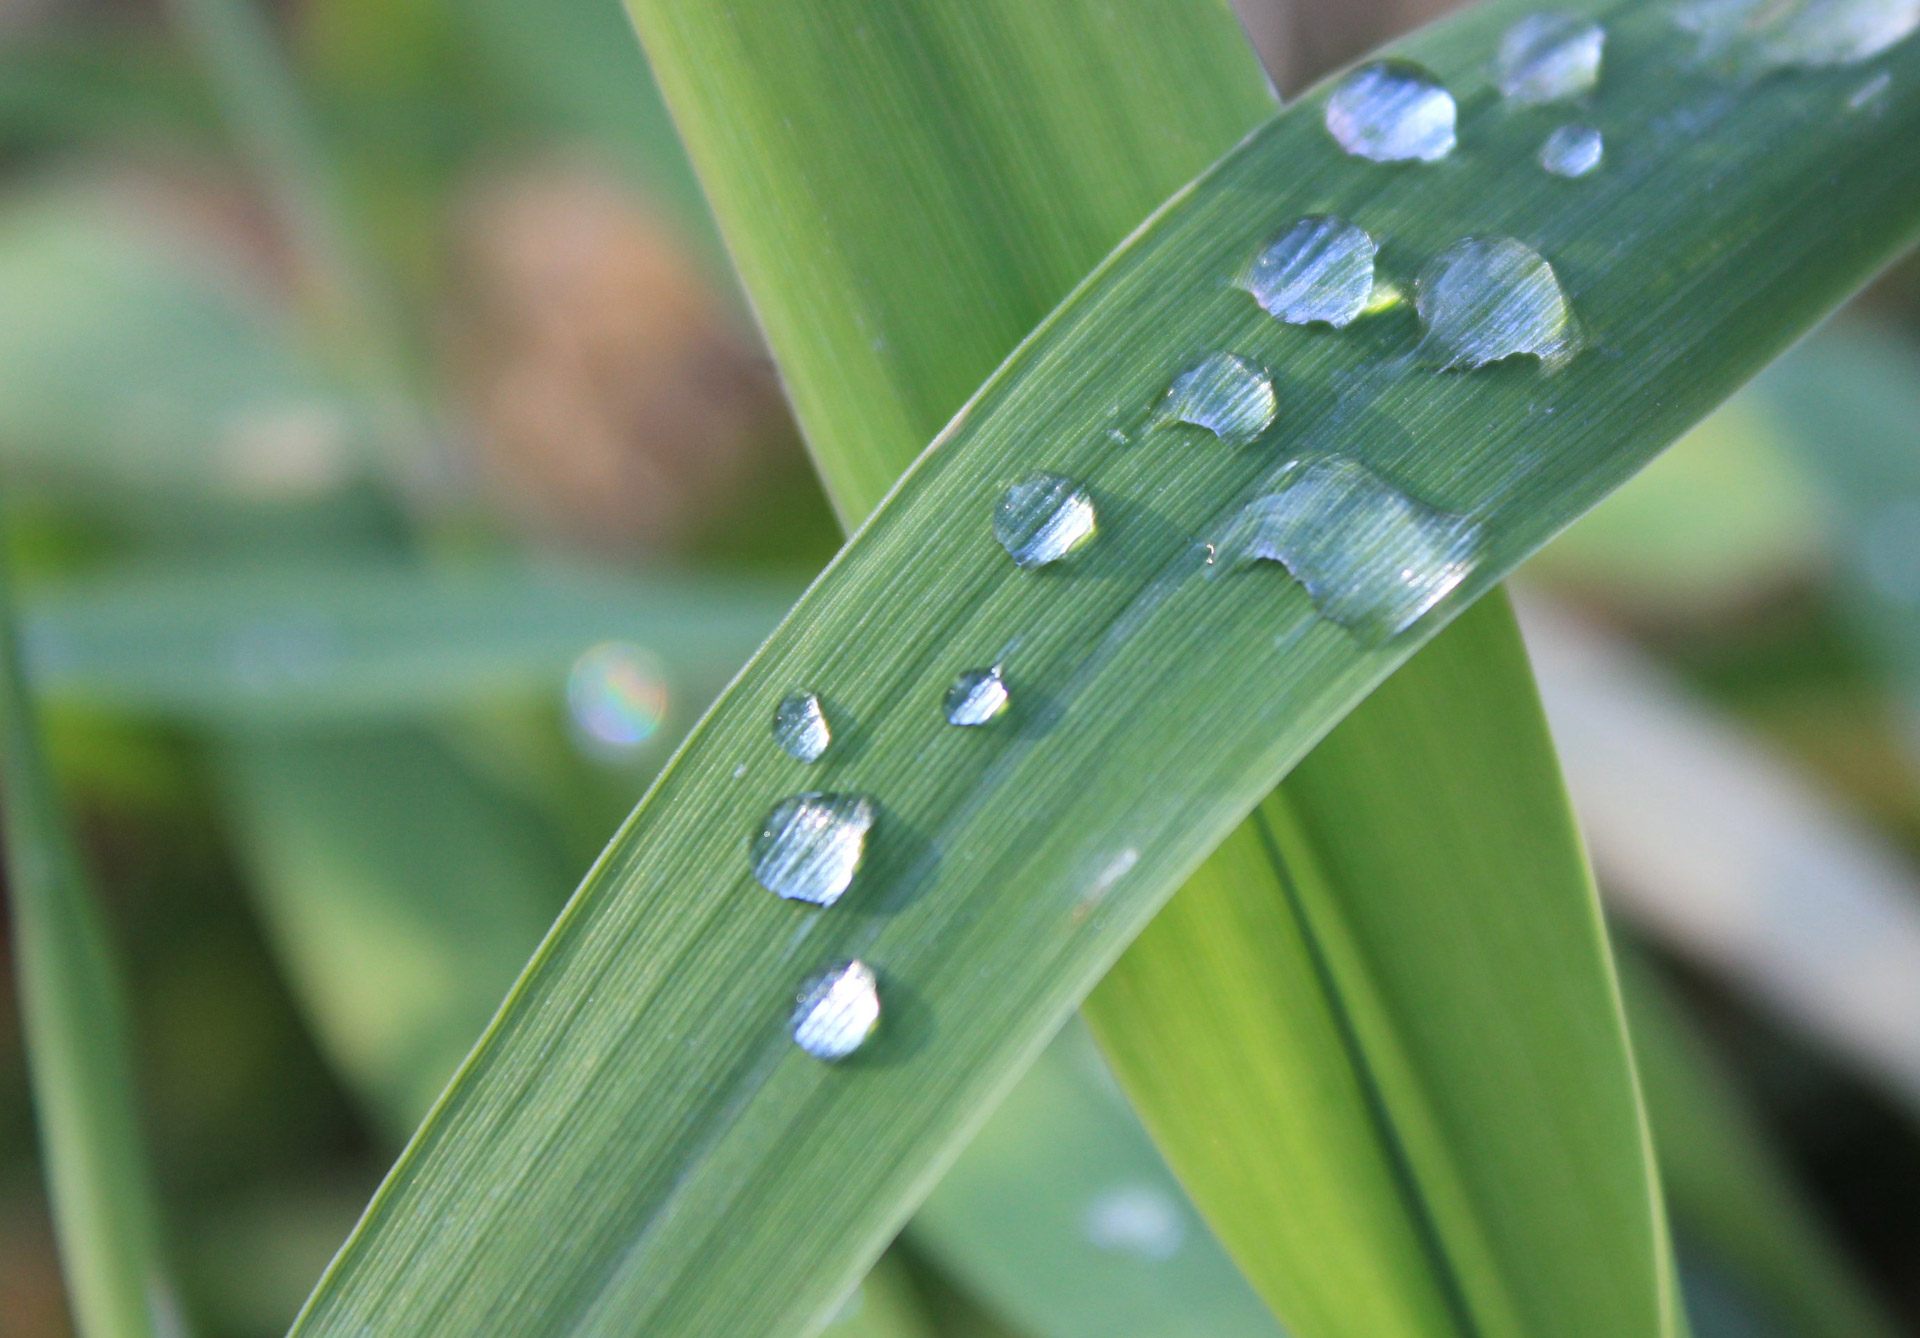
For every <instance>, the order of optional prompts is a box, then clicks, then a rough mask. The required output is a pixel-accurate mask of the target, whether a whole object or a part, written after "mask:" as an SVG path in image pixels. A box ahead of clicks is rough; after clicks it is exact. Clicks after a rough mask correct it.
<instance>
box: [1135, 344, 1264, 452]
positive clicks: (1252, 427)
mask: <svg viewBox="0 0 1920 1338" xmlns="http://www.w3.org/2000/svg"><path fill="white" fill-rule="evenodd" d="M1273 408H1274V399H1273V382H1272V381H1270V380H1269V379H1268V378H1267V374H1266V373H1265V372H1263V371H1261V370H1260V369H1259V368H1258V367H1255V366H1254V365H1253V364H1252V363H1250V362H1248V361H1247V360H1246V359H1245V358H1240V357H1236V356H1235V355H1234V354H1231V353H1213V354H1209V355H1208V356H1207V357H1205V358H1202V359H1201V360H1200V361H1199V362H1198V363H1196V364H1194V365H1193V366H1192V367H1190V368H1188V369H1187V370H1186V371H1184V372H1182V373H1180V375H1178V376H1176V377H1174V378H1173V384H1172V385H1171V386H1169V387H1168V388H1167V398H1166V402H1165V403H1164V404H1163V405H1161V407H1160V417H1161V419H1162V420H1163V421H1164V420H1166V419H1172V420H1173V421H1175V422H1179V423H1191V424H1193V425H1194V426H1195V427H1204V428H1205V429H1207V431H1209V432H1211V433H1213V435H1214V436H1216V437H1218V438H1220V440H1222V441H1225V442H1230V443H1232V444H1234V445H1236V446H1240V445H1245V444H1246V443H1247V442H1250V441H1252V440H1253V439H1254V438H1255V437H1257V436H1259V435H1260V434H1261V433H1262V432H1264V431H1266V430H1267V424H1269V423H1271V422H1272V421H1273Z"/></svg>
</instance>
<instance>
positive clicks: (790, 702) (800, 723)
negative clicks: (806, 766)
mask: <svg viewBox="0 0 1920 1338" xmlns="http://www.w3.org/2000/svg"><path fill="white" fill-rule="evenodd" d="M773 739H774V742H775V743H777V744H779V745H780V746H781V747H782V748H784V749H786V751H787V754H788V755H789V756H791V757H795V758H798V759H799V760H800V761H802V762H817V761H819V760H820V755H821V754H822V753H824V752H826V751H827V745H828V744H830V743H832V742H833V729H832V727H831V726H830V725H828V724H827V712H826V709H825V708H824V707H822V706H821V705H820V698H819V696H818V695H816V694H815V693H811V692H790V693H788V694H787V695H786V696H785V697H782V698H781V699H780V705H779V706H777V707H775V708H774V712H773Z"/></svg>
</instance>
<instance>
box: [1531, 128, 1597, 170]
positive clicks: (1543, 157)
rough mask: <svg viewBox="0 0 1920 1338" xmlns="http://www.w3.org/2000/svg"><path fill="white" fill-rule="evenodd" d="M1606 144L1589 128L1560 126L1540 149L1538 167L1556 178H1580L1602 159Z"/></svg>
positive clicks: (1595, 131)
mask: <svg viewBox="0 0 1920 1338" xmlns="http://www.w3.org/2000/svg"><path fill="white" fill-rule="evenodd" d="M1606 148H1607V146H1606V141H1605V140H1604V139H1602V138H1601V136H1600V132H1599V131H1598V130H1595V129H1594V128H1593V127H1592V126H1590V125H1563V126H1561V127H1560V128H1559V129H1558V130H1555V131H1554V132H1553V133H1552V134H1550V135H1548V136H1547V138H1546V141H1545V142H1544V143H1542V144H1541V145H1540V166H1541V167H1543V168H1544V169H1546V171H1547V172H1549V173H1550V174H1552V175H1553V176H1556V177H1569V178H1572V177H1583V176H1586V175H1587V174H1588V173H1589V172H1591V171H1593V170H1594V169H1595V168H1596V167H1598V166H1600V160H1601V158H1603V157H1604V156H1606Z"/></svg>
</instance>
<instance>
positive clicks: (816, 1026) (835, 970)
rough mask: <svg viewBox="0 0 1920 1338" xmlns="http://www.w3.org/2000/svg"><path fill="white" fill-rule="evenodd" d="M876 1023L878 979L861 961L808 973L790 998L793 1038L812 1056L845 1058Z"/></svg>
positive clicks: (863, 1043) (834, 1058) (877, 1013)
mask: <svg viewBox="0 0 1920 1338" xmlns="http://www.w3.org/2000/svg"><path fill="white" fill-rule="evenodd" d="M879 1025H880V982H879V981H878V980H876V979H875V977H874V974H873V968H872V967H870V966H868V965H867V964H866V963H865V962H846V963H843V964H842V965H840V966H835V967H830V968H828V969H827V970H825V971H822V972H819V973H818V974H817V975H813V976H809V977H808V978H807V979H806V981H805V982H804V983H803V984H802V985H801V986H800V992H799V994H798V995H796V996H795V998H794V1008H793V1018H792V1021H791V1026H792V1027H793V1041H794V1044H795V1045H798V1046H799V1047H800V1048H801V1049H802V1050H805V1051H806V1052H807V1053H808V1054H810V1055H812V1056H813V1057H814V1058H815V1059H824V1060H826V1061H828V1062H829V1063H832V1062H833V1061H835V1060H841V1059H845V1058H846V1057H847V1056H848V1055H850V1054H852V1053H853V1052H854V1051H856V1050H858V1049H859V1048H860V1047H861V1046H863V1045H865V1044H866V1043H867V1038H868V1037H870V1036H872V1035H873V1033H874V1029H875V1028H877V1027H878V1026H879Z"/></svg>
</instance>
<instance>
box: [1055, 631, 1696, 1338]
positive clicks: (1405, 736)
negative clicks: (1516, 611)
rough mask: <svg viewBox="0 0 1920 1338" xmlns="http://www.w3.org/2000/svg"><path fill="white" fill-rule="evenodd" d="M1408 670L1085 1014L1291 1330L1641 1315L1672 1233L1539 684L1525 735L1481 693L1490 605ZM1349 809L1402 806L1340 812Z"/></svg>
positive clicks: (1514, 667) (1601, 1327) (1315, 757)
mask: <svg viewBox="0 0 1920 1338" xmlns="http://www.w3.org/2000/svg"><path fill="white" fill-rule="evenodd" d="M1421 666H1422V671H1423V675H1424V677H1423V678H1422V679H1421V680H1419V681H1415V680H1412V679H1410V678H1409V676H1408V675H1405V674H1402V675H1398V676H1396V677H1395V678H1393V679H1391V680H1389V682H1388V683H1387V684H1386V685H1384V686H1383V687H1382V688H1380V690H1379V691H1377V692H1376V693H1375V694H1374V695H1373V697H1372V698H1371V699H1370V700H1369V704H1368V709H1367V710H1366V711H1365V712H1356V713H1355V714H1354V715H1352V716H1350V717H1349V718H1348V719H1347V720H1346V721H1345V722H1344V723H1343V724H1342V725H1341V726H1340V727H1339V728H1338V729H1337V730H1335V731H1334V733H1333V734H1332V735H1330V736H1329V738H1328V741H1327V743H1328V744H1335V743H1337V744H1338V745H1339V746H1337V747H1329V746H1327V745H1326V744H1323V745H1322V746H1321V747H1320V748H1318V749H1316V750H1315V751H1314V753H1313V754H1312V755H1311V756H1309V757H1308V758H1307V759H1306V760H1305V761H1304V762H1302V763H1301V764H1300V766H1299V767H1298V768H1297V769H1296V770H1295V772H1294V774H1293V775H1292V776H1291V777H1289V778H1288V780H1287V782H1286V784H1284V785H1282V786H1281V787H1280V789H1279V790H1277V791H1276V792H1275V793H1274V795H1273V796H1272V797H1271V798H1270V799H1268V800H1267V802H1266V803H1265V804H1263V805H1262V806H1261V807H1260V809H1259V810H1257V814H1256V819H1257V821H1256V828H1257V830H1255V831H1254V832H1251V833H1247V834H1236V836H1235V838H1234V839H1233V840H1231V841H1229V842H1228V844H1227V845H1225V846H1222V847H1221V848H1220V850H1218V851H1216V852H1215V853H1214V855H1213V857H1212V858H1211V859H1210V860H1209V861H1208V862H1207V863H1206V864H1205V865H1203V866H1202V868H1201V872H1200V874H1199V876H1198V877H1196V878H1195V879H1194V880H1193V881H1192V882H1190V883H1189V884H1188V886H1187V888H1186V889H1185V890H1184V891H1183V892H1182V893H1181V894H1180V896H1178V897H1177V898H1176V899H1175V900H1174V902H1173V903H1172V904H1171V905H1170V906H1169V907H1168V908H1167V910H1166V911H1165V912H1163V913H1162V914H1161V915H1160V917H1159V918H1158V919H1156V920H1155V921H1154V923H1153V924H1152V925H1150V926H1149V927H1148V929H1147V931H1146V933H1145V934H1143V935H1142V936H1141V939H1140V941H1139V944H1138V945H1136V949H1135V950H1134V951H1131V952H1129V953H1128V954H1127V955H1126V956H1125V957H1123V958H1122V959H1121V961H1120V963H1119V965H1118V966H1117V967H1116V968H1115V969H1114V971H1113V972H1111V973H1110V974H1109V975H1108V977H1107V979H1106V981H1105V982H1103V983H1102V985H1101V987H1100V988H1099V989H1098V990H1097V991H1096V992H1095V993H1094V995H1093V997H1092V998H1091V999H1090V1000H1089V1001H1088V1016H1089V1018H1090V1019H1091V1020H1092V1021H1093V1022H1094V1024H1095V1026H1096V1028H1097V1030H1098V1031H1099V1032H1100V1034H1101V1035H1102V1037H1103V1039H1104V1040H1105V1042H1106V1044H1107V1045H1108V1046H1109V1048H1110V1049H1111V1050H1112V1051H1113V1052H1114V1054H1115V1055H1116V1057H1117V1060H1118V1063H1117V1067H1118V1069H1119V1071H1120V1073H1121V1074H1122V1075H1123V1077H1126V1078H1128V1079H1129V1080H1130V1081H1129V1089H1130V1091H1131V1093H1132V1095H1133V1096H1134V1099H1135V1100H1136V1101H1137V1102H1138V1103H1139V1104H1140V1106H1141V1109H1142V1111H1143V1113H1144V1114H1145V1115H1146V1117H1147V1119H1148V1123H1149V1125H1150V1126H1151V1127H1153V1128H1154V1129H1155V1130H1156V1131H1158V1132H1159V1133H1160V1136H1161V1137H1162V1139H1163V1140H1164V1141H1165V1143H1166V1145H1167V1146H1168V1147H1169V1149H1172V1150H1174V1154H1173V1155H1174V1160H1175V1163H1176V1165H1177V1166H1178V1167H1179V1169H1180V1170H1181V1172H1182V1174H1183V1175H1184V1176H1185V1177H1186V1178H1187V1180H1188V1181H1189V1182H1190V1183H1192V1184H1194V1185H1196V1186H1206V1187H1207V1188H1208V1190H1209V1191H1210V1196H1209V1198H1208V1200H1207V1202H1208V1206H1209V1208H1210V1210H1211V1211H1212V1213H1213V1214H1214V1216H1215V1219H1216V1220H1217V1221H1218V1222H1219V1223H1220V1229H1221V1232H1222V1234H1223V1236H1224V1237H1225V1238H1226V1239H1228V1240H1229V1241H1231V1242H1233V1243H1234V1245H1235V1247H1236V1249H1237V1250H1238V1251H1239V1254H1240V1258H1241V1261H1242V1264H1243V1266H1244V1267H1246V1268H1247V1270H1248V1272H1249V1274H1250V1275H1251V1276H1252V1277H1254V1278H1256V1279H1258V1280H1260V1281H1261V1282H1262V1284H1263V1285H1264V1286H1267V1287H1268V1288H1269V1289H1270V1290H1269V1291H1268V1295H1269V1297H1270V1299H1271V1300H1272V1301H1273V1302H1274V1304H1275V1307H1276V1309H1277V1310H1278V1311H1279V1313H1280V1314H1281V1315H1282V1316H1283V1317H1284V1318H1286V1319H1287V1321H1288V1323H1289V1324H1290V1326H1292V1327H1294V1328H1295V1329H1296V1330H1297V1331H1299V1332H1302V1333H1330V1332H1347V1333H1355V1334H1360V1333H1366V1334H1387V1333H1434V1334H1441V1333H1456V1332H1457V1333H1466V1334H1527V1333H1542V1332H1555V1333H1575V1332H1586V1333H1595V1334H1612V1333H1649V1332H1654V1331H1656V1330H1657V1329H1658V1328H1659V1327H1660V1325H1661V1323H1662V1318H1661V1311H1660V1308H1661V1307H1663V1306H1666V1307H1670V1306H1671V1305H1672V1304H1673V1298H1672V1279H1671V1277H1670V1275H1669V1274H1668V1272H1667V1271H1666V1270H1667V1267H1668V1264H1667V1260H1668V1247H1667V1242H1666V1240H1665V1237H1664V1231H1663V1226H1662V1219H1661V1216H1660V1212H1659V1207H1658V1202H1657V1200H1653V1199H1650V1197H1649V1193H1648V1180H1649V1178H1650V1173H1651V1167H1650V1157H1651V1150H1650V1148H1649V1147H1648V1145H1647V1140H1646V1136H1645V1131H1644V1129H1643V1128H1642V1126H1641V1123H1640V1119H1639V1113H1638V1110H1637V1107H1636V1105H1635V1103H1634V1100H1633V1096H1632V1089H1631V1087H1630V1086H1628V1085H1627V1084H1625V1083H1623V1082H1622V1074H1623V1072H1624V1071H1625V1069H1626V1059H1625V1053H1624V1037H1623V1036H1622V1034H1621V1025H1620V1022H1619V1018H1618V1005H1617V1000H1616V998H1615V997H1614V986H1613V983H1612V977H1611V973H1610V971H1609V969H1608V966H1607V948H1606V942H1605V937H1604V934H1603V932H1602V930H1601V926H1600V923H1599V912H1598V906H1597V903H1596V902H1595V900H1594V897H1593V894H1592V890H1591V887H1590V884H1589V881H1588V875H1587V872H1586V867H1585V864H1584V861H1583V860H1582V859H1581V858H1580V852H1579V843H1578V840H1577V837H1576V836H1575V835H1574V832H1573V827H1572V816H1571V814H1570V813H1569V812H1568V810H1567V807H1566V802H1565V799H1564V797H1563V794H1562V792H1561V789H1560V785H1559V779H1558V773H1557V770H1556V767H1555V761H1554V756H1553V751H1552V748H1551V745H1550V744H1549V743H1548V742H1547V740H1546V732H1545V729H1544V728H1543V726H1542V723H1541V721H1540V719H1539V708H1538V706H1537V704H1535V705H1534V706H1533V708H1532V709H1533V714H1534V717H1535V718H1534V721H1533V722H1532V727H1531V728H1528V729H1524V730H1515V729H1513V728H1511V727H1510V723H1509V722H1511V721H1512V720H1513V717H1514V712H1513V707H1512V703H1511V701H1510V699H1497V698H1492V697H1488V696H1483V695H1476V694H1475V693H1473V692H1472V691H1470V690H1468V685H1469V684H1471V683H1472V682H1474V681H1475V680H1484V679H1485V678H1487V677H1489V676H1492V677H1493V678H1494V679H1495V681H1503V682H1512V681H1514V680H1516V679H1520V678H1521V677H1522V676H1523V675H1524V673H1525V660H1524V657H1523V656H1522V655H1521V653H1520V651H1519V649H1518V642H1517V639H1516V637H1515V634H1514V627H1513V620H1512V617H1511V615H1510V613H1509V612H1508V611H1507V609H1506V607H1505V603H1504V601H1503V600H1498V599H1491V600H1488V601H1487V602H1486V603H1484V604H1482V605H1481V606H1479V607H1477V608H1475V609H1474V610H1473V611H1472V612H1470V613H1469V614H1467V615H1466V616H1464V617H1463V618H1462V619H1461V620H1460V622H1459V623H1457V624H1456V625H1455V627H1454V628H1453V635H1451V636H1450V637H1448V638H1445V639H1443V640H1440V641H1436V642H1435V643H1434V645H1433V646H1432V647H1431V648H1430V649H1429V650H1428V651H1427V652H1426V654H1425V655H1424V656H1423V657H1422V659H1421ZM1449 686H1457V688H1458V690H1453V691H1449V690H1448V688H1449ZM1436 777H1446V778H1447V780H1448V784H1446V785H1445V786H1436V785H1435V784H1434V781H1435V778H1436ZM1516 782H1524V783H1519V784H1516ZM1491 794H1498V795H1501V796H1502V802H1501V803H1499V804H1489V803H1487V802H1485V796H1487V795H1491ZM1365 804H1371V805H1373V806H1374V808H1375V810H1376V811H1379V812H1382V813H1391V814H1395V815H1397V820H1396V821H1395V822H1393V823H1392V824H1391V825H1388V824H1385V823H1379V822H1376V823H1370V824H1361V823H1356V822H1353V821H1351V820H1343V818H1345V817H1346V815H1350V814H1351V813H1353V812H1354V811H1356V809H1357V808H1358V807H1359V806H1361V805H1365ZM1386 889H1391V891H1392V893H1393V895H1391V896H1387V895H1382V894H1381V893H1382V891H1383V890H1386ZM1142 948H1145V949H1150V951H1141V950H1140V949H1142ZM1194 982H1203V983H1204V987H1203V988H1201V989H1197V990H1196V989H1194V988H1193V984H1194ZM1183 988H1184V989H1185V990H1186V991H1187V993H1188V996H1189V998H1188V1002H1187V1003H1186V1004H1185V1006H1182V1007H1173V1006H1169V1001H1172V1000H1179V999H1180V998H1181V995H1182V990H1183ZM1141 1075H1152V1076H1154V1077H1156V1078H1160V1079H1162V1080H1161V1081H1157V1082H1151V1083H1149V1082H1145V1081H1141V1080H1140V1078H1141ZM1168 1078H1176V1079H1177V1081H1167V1080H1165V1079H1168ZM1495 1130H1497V1131H1498V1134H1497V1136H1495V1135H1494V1134H1493V1132H1492V1131H1495ZM1281 1204H1284V1205H1286V1211H1285V1212H1277V1211H1276V1208H1275V1205H1281Z"/></svg>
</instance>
